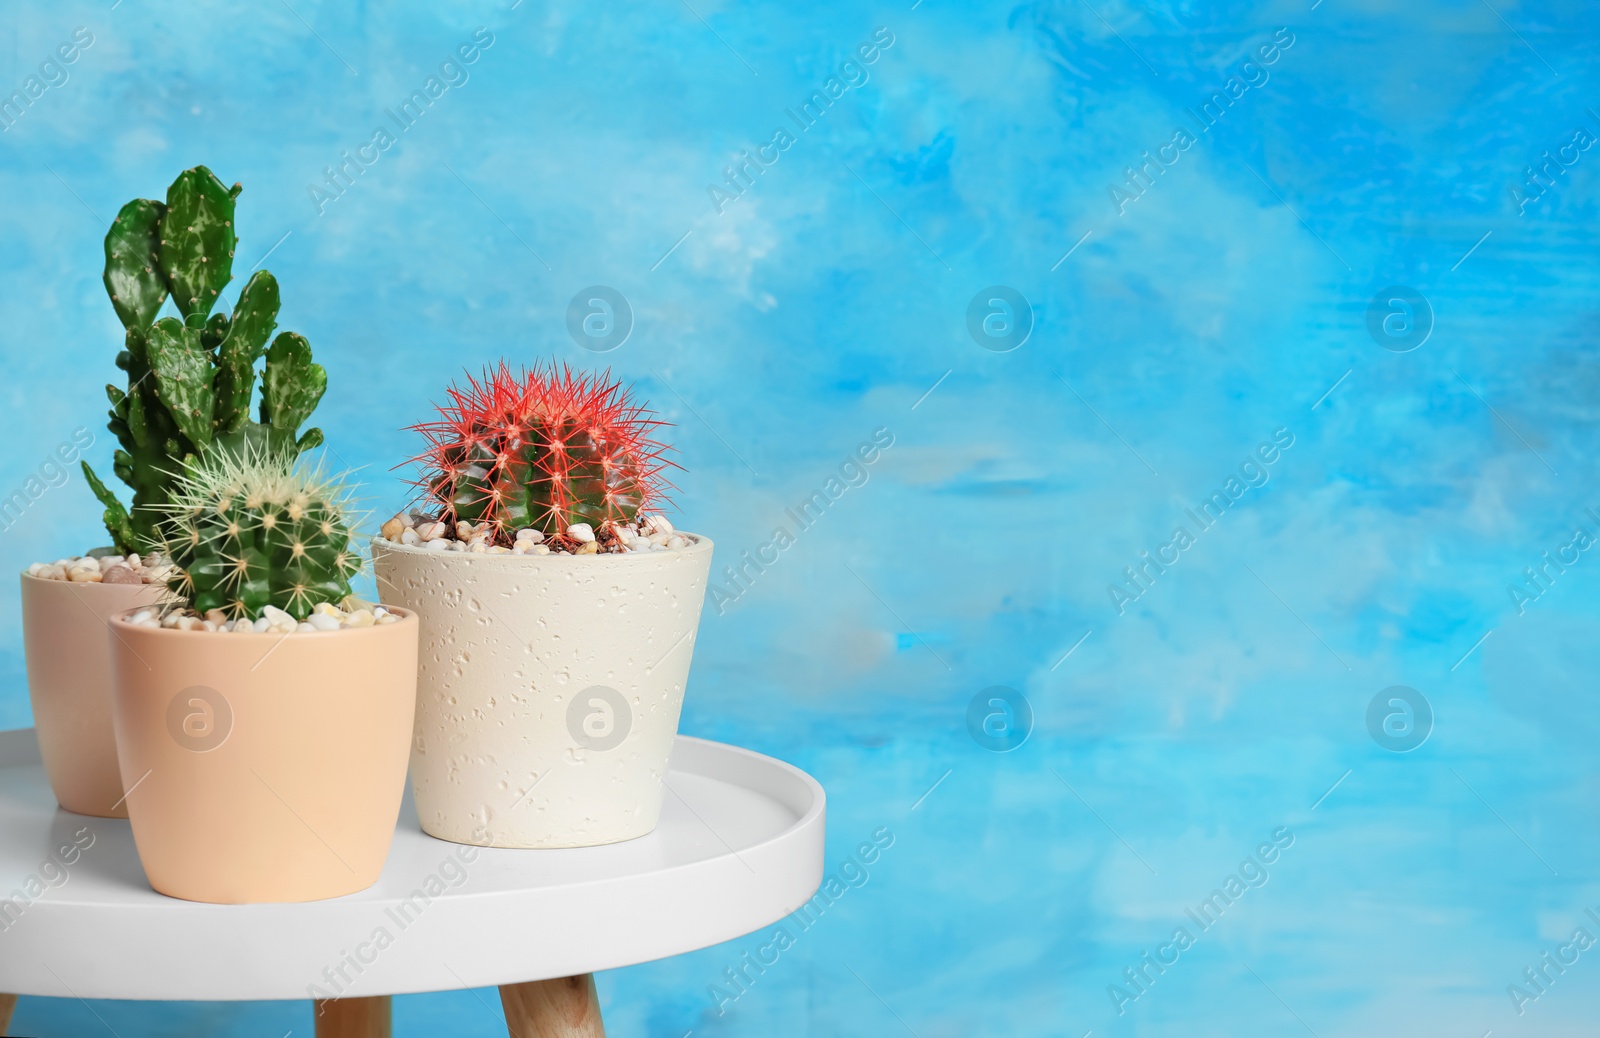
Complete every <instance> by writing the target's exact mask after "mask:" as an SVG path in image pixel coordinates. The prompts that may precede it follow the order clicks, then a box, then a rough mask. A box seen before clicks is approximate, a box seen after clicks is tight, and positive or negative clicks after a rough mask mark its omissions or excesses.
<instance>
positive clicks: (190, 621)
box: [172, 616, 204, 631]
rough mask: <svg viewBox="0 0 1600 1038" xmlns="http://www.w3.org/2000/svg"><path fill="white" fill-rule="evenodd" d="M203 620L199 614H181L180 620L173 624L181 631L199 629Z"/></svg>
mask: <svg viewBox="0 0 1600 1038" xmlns="http://www.w3.org/2000/svg"><path fill="white" fill-rule="evenodd" d="M203 622H204V621H202V620H201V619H200V618H199V617H198V616H180V617H178V622H177V623H175V624H173V625H172V626H174V627H176V628H177V629H178V630H180V631H198V630H200V625H201V624H202V623H203Z"/></svg>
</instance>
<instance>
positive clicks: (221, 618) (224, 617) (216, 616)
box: [206, 609, 228, 624]
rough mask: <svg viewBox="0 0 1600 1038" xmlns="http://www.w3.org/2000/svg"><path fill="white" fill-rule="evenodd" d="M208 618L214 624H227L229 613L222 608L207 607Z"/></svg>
mask: <svg viewBox="0 0 1600 1038" xmlns="http://www.w3.org/2000/svg"><path fill="white" fill-rule="evenodd" d="M206 619H207V620H210V621H211V622H212V623H214V624H225V623H227V622H228V614H227V613H224V612H223V611H222V610H220V609H207V610H206Z"/></svg>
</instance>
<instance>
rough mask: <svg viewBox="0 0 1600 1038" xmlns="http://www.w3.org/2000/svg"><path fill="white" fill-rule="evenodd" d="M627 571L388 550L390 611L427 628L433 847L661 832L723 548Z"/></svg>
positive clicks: (600, 562)
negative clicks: (708, 597)
mask: <svg viewBox="0 0 1600 1038" xmlns="http://www.w3.org/2000/svg"><path fill="white" fill-rule="evenodd" d="M685 536H687V537H689V538H690V539H691V541H692V542H693V543H691V544H690V545H689V546H688V547H686V548H680V549H677V550H674V551H654V552H628V553H626V554H621V555H562V554H550V555H510V554H506V555H491V554H476V553H471V552H455V551H448V552H440V551H426V550H424V549H421V548H414V547H408V546H405V545H400V544H395V543H393V542H391V541H387V540H384V539H383V538H381V537H380V538H377V539H375V540H374V541H373V545H372V561H373V569H374V571H375V572H376V574H377V578H378V588H379V594H380V595H381V596H382V598H383V600H384V601H385V602H393V603H394V604H395V605H398V606H403V607H405V608H406V609H410V610H413V611H414V612H416V614H417V615H418V617H419V618H420V620H421V622H422V628H421V645H420V651H419V653H418V659H419V672H418V681H417V718H416V727H415V729H414V731H413V733H412V744H411V786H412V791H413V792H414V793H415V795H416V805H417V815H418V818H419V819H420V821H421V823H422V828H423V831H425V832H427V833H429V834H430V835H432V836H437V837H439V838H440V839H442V840H451V841H454V842H456V843H467V844H477V845H480V846H495V847H589V846H594V845H596V844H603V843H617V842H620V841H622V840H631V839H634V838H635V837H639V836H643V835H645V834H646V833H648V832H650V831H651V830H652V829H654V828H655V826H656V822H657V820H658V819H659V818H660V817H661V798H662V793H663V790H662V776H663V775H665V774H666V770H667V757H668V755H669V754H670V753H671V752H672V743H673V740H674V738H675V737H676V736H677V733H678V714H679V711H680V710H681V708H682V706H683V690H684V685H685V683H686V681H687V680H688V677H689V661H690V659H691V657H692V656H693V653H694V640H695V631H696V630H697V628H698V627H699V625H700V607H701V605H702V603H703V602H704V601H705V592H706V582H707V579H708V577H709V576H710V573H711V541H710V540H708V539H707V538H705V537H697V536H695V535H693V534H685Z"/></svg>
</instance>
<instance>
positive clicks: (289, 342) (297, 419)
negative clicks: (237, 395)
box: [261, 332, 328, 433]
mask: <svg viewBox="0 0 1600 1038" xmlns="http://www.w3.org/2000/svg"><path fill="white" fill-rule="evenodd" d="M327 388H328V373H327V372H326V371H324V370H323V369H322V366H321V365H320V364H313V363H312V362H311V344H310V343H308V342H306V340H305V338H304V337H303V336H299V335H296V334H295V333H294V332H284V333H283V334H282V335H280V336H278V337H277V338H276V339H274V340H272V348H271V349H269V350H267V366H266V370H265V371H263V372H262V376H261V420H262V421H263V422H266V423H268V424H271V425H273V426H276V427H277V428H279V429H285V430H288V431H289V432H291V433H292V432H294V430H296V429H298V428H300V423H301V422H303V421H305V420H306V419H307V418H309V417H311V412H312V411H314V410H316V407H317V401H319V400H321V399H322V394H323V392H324V391H325V390H326V389H327Z"/></svg>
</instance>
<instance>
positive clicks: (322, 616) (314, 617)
mask: <svg viewBox="0 0 1600 1038" xmlns="http://www.w3.org/2000/svg"><path fill="white" fill-rule="evenodd" d="M306 624H308V625H310V626H311V628H312V629H314V630H318V631H337V630H338V629H339V618H338V617H337V616H329V615H328V614H327V613H312V614H311V616H310V617H309V618H308V619H307V620H306Z"/></svg>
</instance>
